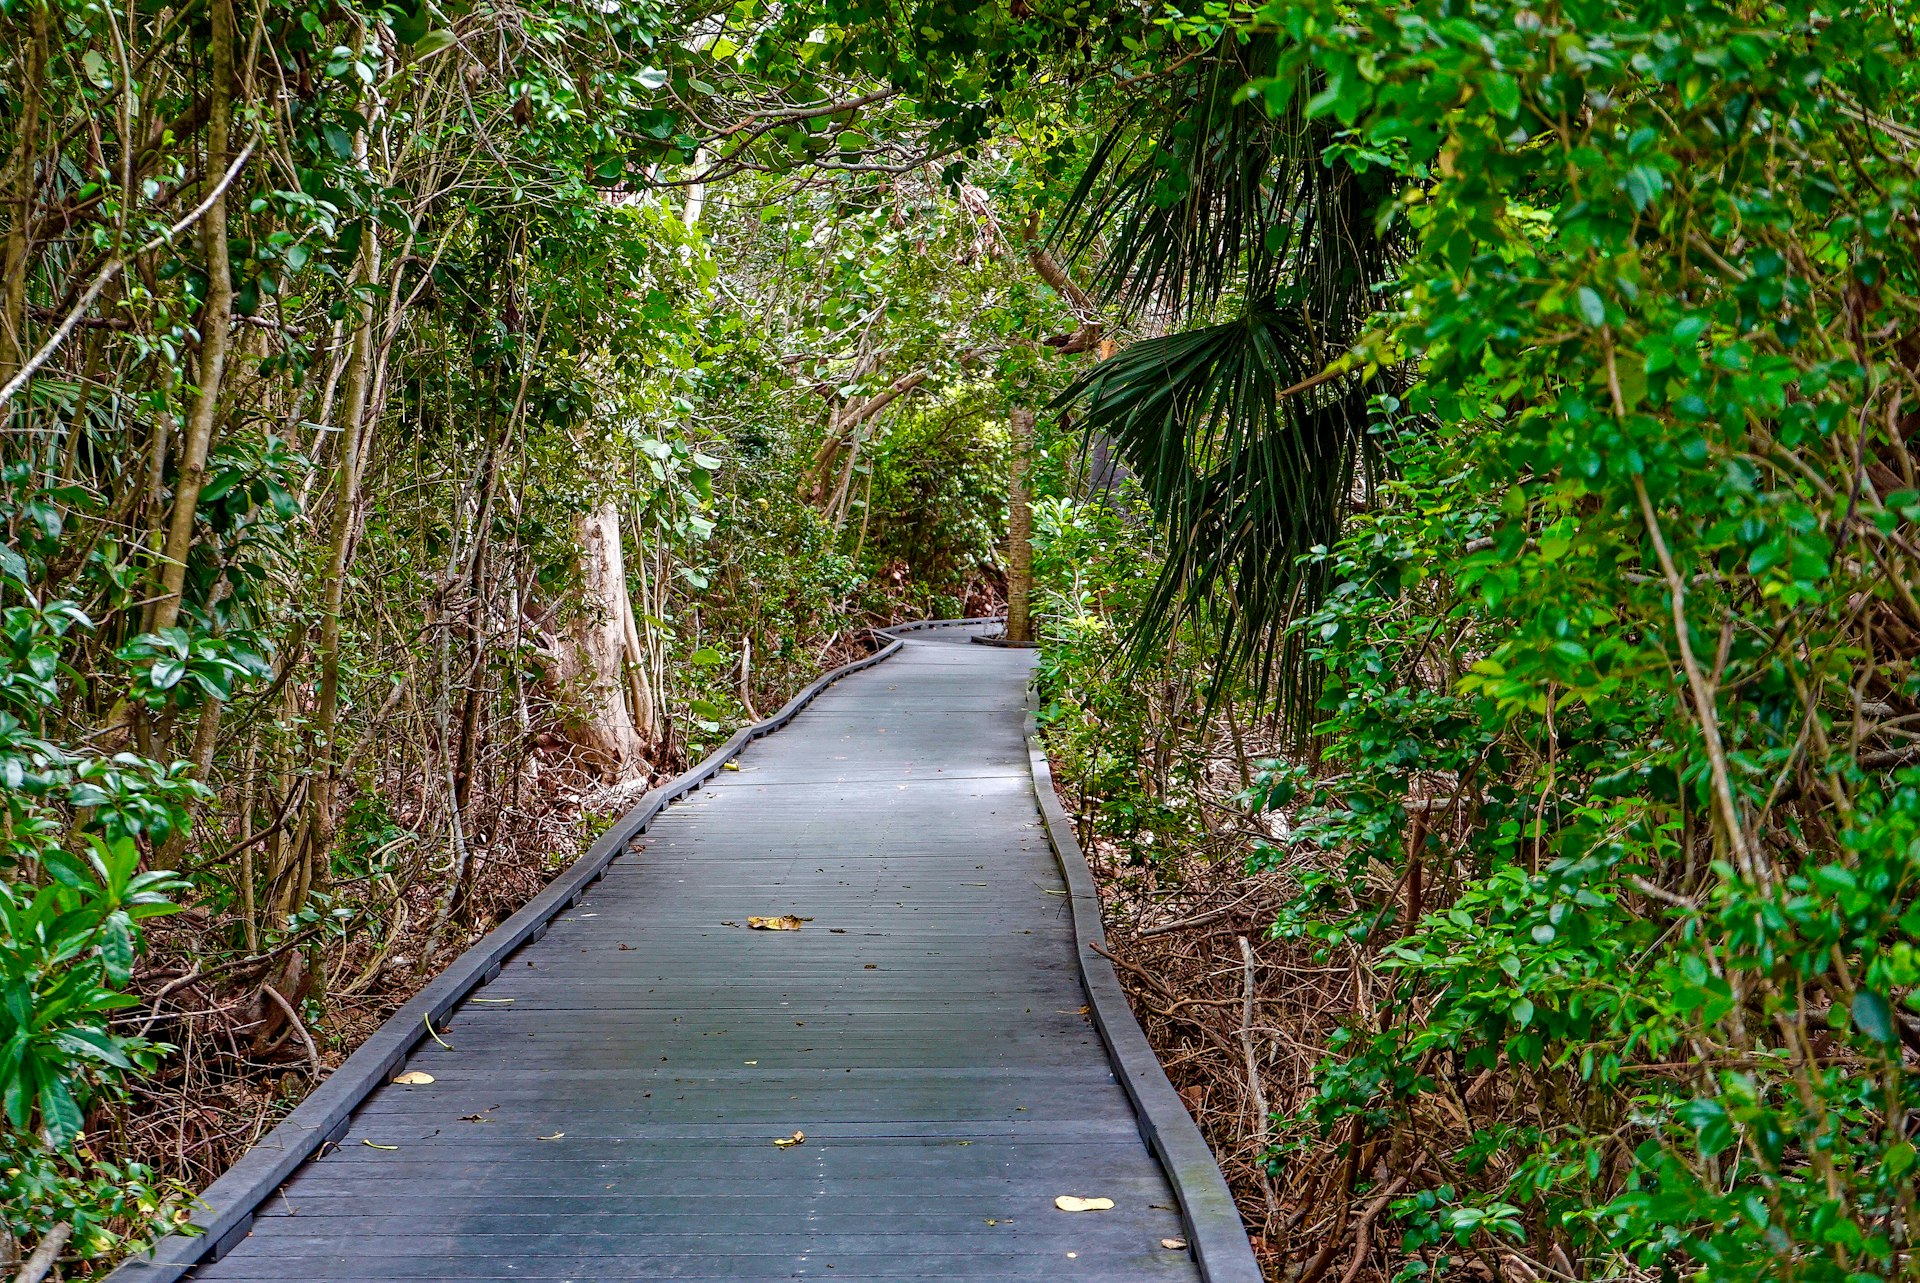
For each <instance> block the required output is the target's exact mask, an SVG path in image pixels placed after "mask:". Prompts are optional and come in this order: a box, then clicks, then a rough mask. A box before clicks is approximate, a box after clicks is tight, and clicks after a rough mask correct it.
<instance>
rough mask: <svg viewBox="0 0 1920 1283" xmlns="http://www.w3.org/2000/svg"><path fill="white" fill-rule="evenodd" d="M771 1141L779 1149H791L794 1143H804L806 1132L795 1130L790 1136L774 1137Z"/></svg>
mask: <svg viewBox="0 0 1920 1283" xmlns="http://www.w3.org/2000/svg"><path fill="white" fill-rule="evenodd" d="M773 1143H774V1144H776V1145H778V1146H779V1147H780V1148H781V1149H792V1148H793V1147H794V1146H795V1145H804V1144H806V1143H807V1134H806V1133H805V1132H795V1133H794V1134H793V1135H791V1136H778V1137H775V1138H774V1142H773Z"/></svg>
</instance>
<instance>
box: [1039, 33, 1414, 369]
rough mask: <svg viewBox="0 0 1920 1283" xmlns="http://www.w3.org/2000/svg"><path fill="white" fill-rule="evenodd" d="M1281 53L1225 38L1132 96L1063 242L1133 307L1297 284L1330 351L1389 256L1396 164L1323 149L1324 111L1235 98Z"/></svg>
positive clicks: (1202, 306) (1294, 288) (1178, 306)
mask: <svg viewBox="0 0 1920 1283" xmlns="http://www.w3.org/2000/svg"><path fill="white" fill-rule="evenodd" d="M1275 61H1276V57H1275V47H1274V44H1273V42H1272V41H1271V40H1270V39H1267V38H1264V37H1262V38H1256V39H1254V40H1251V41H1248V42H1246V43H1244V44H1241V43H1238V42H1236V41H1234V40H1231V39H1226V40H1222V41H1221V42H1220V43H1219V44H1217V45H1216V46H1214V47H1213V48H1211V49H1209V50H1206V51H1204V52H1203V53H1200V54H1198V55H1196V56H1195V57H1194V58H1193V59H1192V60H1191V61H1190V62H1188V63H1186V64H1185V65H1183V66H1182V67H1181V68H1180V69H1179V70H1178V71H1176V72H1173V73H1171V74H1169V75H1168V76H1166V77H1163V78H1162V80H1161V81H1159V82H1157V83H1156V84H1155V85H1154V86H1153V89H1152V92H1148V93H1142V94H1140V95H1138V96H1136V97H1134V98H1133V99H1131V100H1129V101H1128V103H1127V105H1126V108H1125V109H1124V110H1123V111H1121V112H1120V113H1119V115H1118V118H1117V119H1116V120H1114V121H1113V122H1112V123H1111V124H1110V125H1109V127H1108V129H1107V131H1106V133H1105V134H1104V135H1103V136H1102V137H1101V139H1100V141H1099V142H1098V143H1097V144H1096V145H1095V147H1094V150H1093V154H1092V155H1091V157H1090V158H1089V159H1088V162H1087V164H1086V166H1085V168H1084V169H1083V171H1082V173H1081V175H1080V180H1079V182H1078V184H1077V185H1076V186H1075V189H1074V191H1073V193H1072V194H1071V196H1069V198H1068V200H1067V203H1066V206H1065V208H1064V209H1063V211H1062V217H1061V219H1060V221H1059V223H1058V224H1057V226H1056V230H1055V233H1054V246H1055V248H1057V249H1058V250H1059V251H1060V252H1061V253H1062V254H1063V255H1065V256H1066V257H1067V258H1069V259H1072V260H1079V259H1084V258H1086V257H1088V256H1090V255H1091V256H1093V257H1094V258H1095V262H1094V264H1093V268H1092V275H1091V279H1092V280H1093V283H1094V286H1095V288H1096V291H1097V292H1098V293H1099V294H1100V295H1101V296H1102V297H1103V298H1104V299H1105V300H1106V301H1107V302H1109V303H1110V304H1112V305H1114V306H1116V307H1118V308H1119V309H1120V310H1121V311H1123V312H1125V313H1127V314H1130V315H1137V314H1139V313H1141V312H1144V311H1150V310H1160V311H1163V312H1176V313H1178V314H1179V315H1181V316H1183V317H1184V318H1185V319H1187V320H1188V321H1192V320H1194V319H1196V318H1200V317H1204V316H1207V315H1209V314H1211V313H1212V312H1213V311H1214V309H1215V308H1216V307H1217V306H1218V305H1219V304H1220V303H1222V302H1223V301H1224V302H1228V303H1234V302H1244V301H1245V300H1249V299H1257V298H1261V297H1264V296H1266V295H1274V296H1277V297H1282V298H1291V299H1295V300H1297V301H1299V302H1300V303H1302V304H1303V305H1304V306H1306V307H1307V308H1308V309H1309V313H1310V314H1311V315H1312V316H1313V318H1314V320H1315V322H1316V325H1317V326H1318V327H1319V328H1321V329H1323V330H1324V331H1326V333H1327V334H1329V335H1333V336H1337V337H1335V338H1334V343H1335V346H1334V347H1333V348H1332V353H1333V354H1334V355H1337V354H1338V352H1339V351H1340V348H1339V346H1338V343H1339V340H1340V339H1341V338H1344V337H1346V336H1347V334H1348V332H1349V331H1350V330H1351V328H1352V327H1353V326H1354V325H1356V324H1357V323H1359V321H1360V320H1362V319H1364V318H1365V317H1366V316H1367V314H1368V313H1369V312H1371V311H1372V307H1373V302H1372V295H1371V291H1372V289H1373V287H1374V285H1376V284H1377V283H1378V282H1379V281H1381V280H1382V279H1384V278H1385V277H1386V276H1388V275H1390V274H1391V271H1392V259H1391V254H1390V252H1389V249H1388V247H1387V245H1386V244H1385V243H1384V242H1382V241H1381V240H1380V238H1379V237H1378V236H1376V235H1374V231H1373V216H1374V212H1375V210H1376V209H1377V208H1378V206H1379V205H1380V204H1381V202H1382V201H1383V200H1384V199H1385V198H1386V197H1387V195H1388V194H1389V190H1390V189H1389V187H1388V186H1387V184H1388V182H1389V176H1388V175H1387V174H1386V173H1385V172H1384V171H1374V172H1370V173H1356V172H1355V171H1354V170H1352V169H1350V168H1348V167H1347V166H1345V165H1330V164H1328V163H1326V162H1325V161H1324V160H1323V154H1324V153H1325V151H1326V148H1327V145H1328V144H1329V143H1330V142H1331V141H1333V138H1332V135H1331V133H1330V132H1329V127H1328V126H1327V125H1326V124H1325V123H1323V122H1319V121H1309V120H1307V119H1306V118H1305V117H1304V116H1303V115H1302V114H1301V113H1300V112H1299V111H1298V110H1297V109H1292V110H1289V111H1287V112H1284V113H1283V114H1281V115H1278V116H1275V115H1270V114H1269V113H1268V112H1267V111H1266V110H1265V108H1263V107H1262V106H1261V105H1260V104H1259V103H1258V102H1255V101H1237V99H1238V97H1239V91H1240V90H1241V89H1242V88H1243V87H1244V86H1245V85H1246V84H1247V82H1248V81H1250V80H1254V79H1258V78H1261V77H1265V76H1269V75H1271V74H1272V73H1273V70H1274V66H1275ZM1308 96H1309V95H1307V94H1305V93H1301V94H1296V95H1295V96H1294V101H1295V102H1298V101H1301V100H1304V99H1305V98H1307V97H1308ZM1322 348H1323V350H1324V349H1325V341H1324V340H1323V342H1322ZM1328 359H1330V357H1329V358H1328Z"/></svg>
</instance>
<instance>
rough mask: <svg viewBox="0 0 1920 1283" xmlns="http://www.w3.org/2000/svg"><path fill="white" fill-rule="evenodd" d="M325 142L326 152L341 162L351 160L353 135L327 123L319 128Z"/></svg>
mask: <svg viewBox="0 0 1920 1283" xmlns="http://www.w3.org/2000/svg"><path fill="white" fill-rule="evenodd" d="M320 132H321V133H322V134H323V135H325V137H326V140H327V150H328V151H330V152H332V153H333V154H334V155H335V156H337V157H339V158H340V159H341V160H352V159H353V135H352V134H350V133H348V132H347V131H346V130H344V129H342V128H340V126H338V125H336V124H334V123H332V122H331V121H329V122H328V123H326V124H324V125H322V126H321V127H320Z"/></svg>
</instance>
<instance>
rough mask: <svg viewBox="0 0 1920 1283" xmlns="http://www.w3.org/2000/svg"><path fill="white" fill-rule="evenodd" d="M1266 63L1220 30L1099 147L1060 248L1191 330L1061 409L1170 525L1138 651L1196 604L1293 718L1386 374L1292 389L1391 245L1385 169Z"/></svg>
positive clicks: (1304, 691)
mask: <svg viewBox="0 0 1920 1283" xmlns="http://www.w3.org/2000/svg"><path fill="white" fill-rule="evenodd" d="M1273 66H1274V50H1273V46H1272V44H1271V43H1270V42H1266V41H1263V40H1259V39H1256V40H1253V41H1249V42H1247V43H1244V44H1238V43H1234V42H1231V41H1223V42H1222V43H1221V44H1220V45H1219V46H1217V47H1215V48H1214V49H1212V50H1209V51H1207V52H1206V53H1205V54H1204V55H1202V56H1199V57H1196V58H1195V59H1193V60H1192V61H1191V62H1190V63H1189V64H1187V65H1186V66H1185V67H1184V68H1182V70H1181V71H1180V72H1178V73H1176V74H1174V75H1171V76H1167V77H1163V78H1162V79H1161V81H1160V82H1157V84H1156V92H1155V93H1154V94H1152V95H1151V96H1142V97H1141V98H1139V99H1138V100H1136V101H1134V102H1132V103H1130V104H1129V107H1128V109H1127V110H1126V111H1125V112H1124V113H1123V114H1122V117H1121V119H1119V120H1118V121H1117V122H1116V123H1114V124H1113V125H1112V127H1110V128H1109V129H1108V130H1107V132H1106V133H1105V135H1104V136H1103V137H1102V138H1101V140H1100V142H1099V143H1098V144H1097V145H1096V146H1095V148H1094V150H1093V153H1092V156H1091V158H1090V160H1089V163H1088V165H1087V167H1086V169H1085V171H1084V172H1083V173H1082V176H1081V178H1080V181H1079V183H1078V185H1077V187H1076V189H1075V191H1074V192H1073V194H1072V196H1071V197H1070V198H1069V201H1068V205H1067V210H1066V217H1065V219H1064V220H1063V223H1062V228H1063V230H1062V231H1060V232H1059V233H1058V234H1057V235H1056V243H1057V244H1058V246H1059V247H1060V248H1061V250H1062V251H1063V252H1064V253H1065V254H1067V255H1068V256H1070V257H1082V258H1084V257H1092V258H1093V259H1094V270H1093V274H1092V280H1093V281H1094V283H1095V286H1096V288H1097V290H1098V291H1099V292H1100V294H1101V295H1102V296H1103V297H1104V298H1105V299H1106V300H1107V301H1108V302H1109V303H1110V304H1111V305H1113V306H1115V307H1117V308H1118V309H1119V310H1120V311H1121V312H1122V313H1123V314H1127V315H1133V316H1140V315H1143V314H1144V315H1146V316H1148V318H1149V319H1150V320H1151V319H1152V318H1154V317H1156V316H1157V317H1176V318H1178V320H1179V321H1180V322H1181V323H1183V324H1185V325H1187V326H1188V327H1189V328H1187V329H1184V330H1181V331H1179V332H1176V333H1172V334H1166V335H1162V336H1158V337H1151V338H1147V339H1143V340H1140V341H1139V342H1136V343H1134V344H1133V345H1132V346H1131V347H1128V348H1126V349H1125V350H1123V351H1122V352H1121V353H1120V354H1119V355H1117V356H1115V357H1114V358H1112V359H1110V360H1108V361H1106V362H1105V363H1103V364H1102V365H1101V366H1099V367H1098V368H1097V369H1095V370H1093V371H1092V372H1090V373H1089V374H1087V375H1086V376H1085V377H1083V378H1081V379H1080V380H1079V381H1078V382H1076V383H1075V384H1074V385H1073V386H1072V387H1070V388H1069V389H1067V391H1066V392H1065V393H1063V394H1062V395H1061V396H1060V397H1059V398H1058V399H1057V400H1056V401H1055V403H1054V404H1055V407H1056V408H1060V409H1064V408H1066V407H1068V406H1078V407H1079V410H1080V414H1081V422H1082V424H1083V426H1084V428H1085V429H1086V430H1087V431H1088V432H1089V433H1097V434H1102V435H1105V436H1107V437H1110V438H1111V439H1112V441H1113V444H1114V446H1115V448H1116V450H1117V452H1118V453H1119V455H1120V456H1121V457H1122V458H1123V459H1124V460H1125V462H1126V464H1127V466H1128V468H1129V470H1130V471H1131V472H1132V473H1133V474H1134V476H1135V477H1137V478H1138V480H1139V481H1140V484H1141V485H1142V487H1143V488H1144V490H1145V494H1146V497H1147V499H1148V501H1149V503H1150V504H1151V506H1152V508H1153V510H1154V513H1155V515H1156V517H1157V518H1158V520H1159V521H1160V523H1161V525H1162V527H1163V528H1164V530H1165V532H1166V536H1167V540H1168V554H1167V559H1166V562H1165V564H1164V566H1163V569H1162V572H1161V574H1160V577H1159V579H1158V581H1157V582H1156V585H1155V587H1154V589H1153V591H1152V593H1151V594H1150V596H1149V600H1148V602H1147V605H1146V608H1145V610H1144V611H1143V613H1142V616H1141V618H1140V619H1139V620H1138V621H1137V623H1136V627H1135V631H1134V634H1133V643H1134V647H1135V653H1136V656H1144V655H1146V654H1148V653H1151V652H1152V651H1154V650H1155V649H1157V647H1158V646H1159V644H1160V643H1161V642H1162V641H1164V639H1165V638H1166V637H1167V636H1168V635H1169V634H1170V633H1171V631H1172V630H1173V629H1174V628H1175V627H1176V626H1177V625H1178V624H1179V622H1180V621H1181V620H1182V619H1185V618H1189V617H1193V616H1204V617H1205V618H1206V619H1207V620H1209V621H1210V622H1211V623H1212V624H1213V625H1214V627H1215V628H1216V630H1217V634H1218V640H1219V643H1220V647H1221V654H1222V659H1223V663H1222V665H1221V668H1222V670H1223V675H1224V673H1226V672H1233V671H1240V672H1246V673H1249V674H1250V675H1251V676H1252V677H1253V679H1254V681H1255V684H1256V687H1257V692H1258V694H1259V695H1260V697H1261V698H1262V699H1264V698H1265V697H1266V696H1267V695H1269V694H1274V695H1278V696H1280V700H1281V707H1282V710H1283V712H1288V713H1291V714H1294V715H1295V716H1293V717H1290V718H1289V720H1290V721H1293V722H1294V723H1295V724H1296V725H1298V724H1300V719H1299V717H1298V715H1299V714H1301V713H1304V711H1305V708H1306V701H1308V700H1309V699H1310V697H1311V694H1312V688H1313V685H1314V679H1313V675H1312V674H1311V673H1310V672H1309V671H1307V668H1306V666H1305V664H1304V662H1303V657H1302V655H1301V653H1300V649H1299V647H1298V646H1297V644H1295V643H1294V642H1292V641H1291V640H1290V639H1289V635H1288V633H1287V631H1286V624H1287V623H1288V622H1289V621H1290V620H1291V619H1293V618H1297V617H1298V615H1299V613H1300V612H1301V611H1302V610H1304V609H1310V608H1311V607H1312V605H1313V604H1314V603H1315V601H1316V600H1317V599H1318V598H1319V596H1320V595H1321V593H1322V592H1323V591H1324V590H1325V588H1326V587H1327V584H1326V583H1325V578H1324V573H1323V572H1322V571H1320V570H1317V569H1314V568H1312V567H1310V566H1305V565H1303V564H1302V557H1303V555H1304V554H1306V553H1307V552H1309V551H1310V550H1311V549H1312V548H1314V547H1315V546H1318V545H1324V544H1331V543H1332V542H1333V541H1334V540H1335V539H1336V538H1337V537H1338V535H1339V531H1340V527H1341V524H1342V521H1343V519H1344V518H1345V516H1346V514H1347V512H1348V511H1349V510H1350V509H1351V506H1352V504H1353V502H1354V499H1355V497H1356V490H1357V488H1363V487H1364V483H1365V482H1366V481H1368V480H1369V479H1370V478H1371V475H1372V471H1373V468H1374V466H1375V464H1376V462H1377V461H1376V460H1375V459H1374V458H1373V457H1372V456H1371V455H1370V453H1369V447H1368V440H1369V438H1368V435H1367V409H1368V403H1369V400H1370V398H1371V396H1372V394H1373V393H1374V392H1377V391H1379V390H1381V389H1380V388H1379V387H1378V386H1376V385H1370V384H1368V383H1365V382H1363V381H1362V380H1361V379H1360V378H1358V377H1357V376H1345V377H1342V378H1336V379H1331V380H1326V381H1324V382H1318V383H1315V384H1314V385H1313V386H1311V387H1310V388H1308V389H1305V390H1298V389H1297V385H1299V384H1301V383H1305V382H1308V381H1309V380H1311V379H1312V378H1313V377H1314V376H1315V375H1318V374H1320V373H1321V372H1322V371H1324V370H1325V369H1327V368H1328V366H1329V364H1330V363H1331V362H1333V361H1335V360H1337V359H1338V358H1339V357H1341V356H1343V355H1344V354H1345V353H1346V352H1347V351H1348V350H1349V348H1350V347H1351V346H1352V344H1353V342H1354V340H1355V339H1356V337H1357V336H1358V334H1359V332H1360V329H1361V327H1362V326H1363V325H1364V324H1365V323H1366V321H1367V318H1368V317H1369V316H1370V315H1371V313H1372V312H1373V310H1374V307H1375V303H1374V295H1375V291H1376V290H1377V289H1378V288H1379V286H1380V285H1381V283H1382V282H1384V281H1387V280H1389V279H1390V278H1391V277H1392V274H1393V271H1394V264H1395V255H1394V252H1393V248H1392V246H1391V245H1390V244H1389V243H1388V242H1386V241H1385V240H1383V239H1382V238H1381V236H1380V235H1379V234H1378V233H1377V232H1376V230H1375V218H1374V215H1375V211H1376V209H1377V208H1378V206H1379V205H1380V203H1381V201H1382V200H1383V199H1384V197H1385V196H1386V195H1387V191H1386V189H1385V188H1384V187H1383V186H1382V185H1381V184H1382V183H1383V181H1384V176H1383V175H1376V174H1366V173H1359V172H1356V171H1354V170H1352V169H1350V168H1348V167H1347V166H1345V165H1339V164H1330V163H1328V162H1327V161H1326V160H1325V159H1323V156H1324V153H1325V151H1326V148H1327V145H1328V144H1329V143H1330V142H1331V141H1332V137H1331V135H1329V134H1328V133H1327V132H1326V127H1325V126H1324V125H1322V124H1320V123H1319V122H1314V121H1309V120H1306V119H1305V118H1304V116H1302V115H1300V114H1299V113H1298V112H1297V111H1296V112H1294V113H1292V114H1288V115H1282V116H1279V117H1275V116H1272V115H1269V114H1268V113H1267V112H1266V111H1265V109H1263V108H1262V107H1261V106H1259V105H1258V104H1257V103H1252V102H1246V101H1241V100H1240V97H1239V93H1238V91H1239V90H1240V88H1241V87H1242V86H1244V85H1245V84H1246V83H1247V82H1248V81H1249V80H1252V79H1255V78H1259V77H1261V76H1265V75H1270V74H1271V73H1272V70H1273ZM1309 96H1310V95H1308V94H1305V93H1300V94H1296V95H1294V99H1293V100H1294V101H1295V102H1299V101H1304V100H1305V99H1306V98H1308V97H1309ZM1223 314H1225V316H1226V317H1227V319H1224V320H1222V319H1218V318H1220V317H1221V316H1222V315H1223ZM1377 382H1378V381H1376V384H1377ZM1283 394H1284V395H1283Z"/></svg>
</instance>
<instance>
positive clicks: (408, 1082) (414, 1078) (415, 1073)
mask: <svg viewBox="0 0 1920 1283" xmlns="http://www.w3.org/2000/svg"><path fill="white" fill-rule="evenodd" d="M393 1081H394V1082H396V1083H398V1084H400V1086H402V1087H425V1086H426V1085H427V1084H428V1083H430V1082H432V1081H433V1075H432V1074H430V1073H428V1072H427V1071H426V1070H424V1069H409V1070H408V1071H407V1072H406V1073H404V1074H401V1075H400V1076H399V1077H398V1078H396V1079H394V1080H393Z"/></svg>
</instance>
